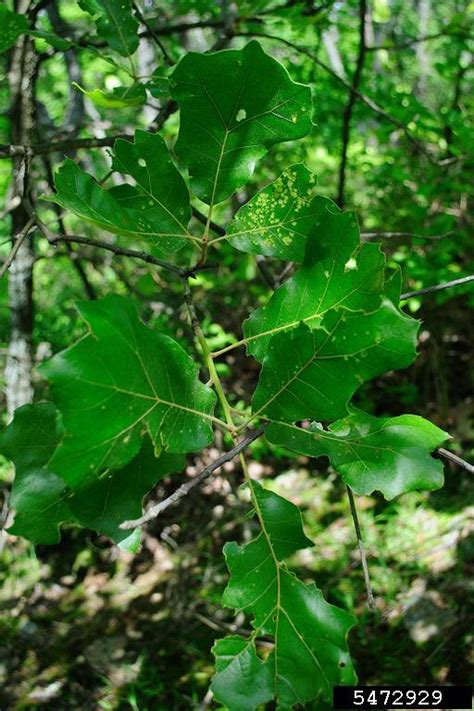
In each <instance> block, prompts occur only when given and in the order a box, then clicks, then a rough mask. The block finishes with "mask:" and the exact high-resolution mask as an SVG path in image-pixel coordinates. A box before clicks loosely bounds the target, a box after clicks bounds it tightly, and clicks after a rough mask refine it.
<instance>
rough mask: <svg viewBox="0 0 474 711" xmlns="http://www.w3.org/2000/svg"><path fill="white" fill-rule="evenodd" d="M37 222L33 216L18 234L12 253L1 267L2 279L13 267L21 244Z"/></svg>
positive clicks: (0, 275) (0, 277)
mask: <svg viewBox="0 0 474 711" xmlns="http://www.w3.org/2000/svg"><path fill="white" fill-rule="evenodd" d="M34 224H35V220H34V219H33V218H30V219H29V220H28V222H27V223H26V225H25V226H24V228H23V229H22V231H21V232H20V233H19V234H18V235H17V236H16V239H15V243H14V245H13V247H12V249H11V251H10V254H9V255H8V256H7V258H6V259H5V261H4V262H3V264H2V267H1V269H0V279H2V278H3V277H4V276H5V274H6V273H7V271H8V269H9V268H10V267H11V265H12V263H13V260H14V259H15V257H16V255H17V253H18V251H19V249H20V247H21V245H22V244H23V242H24V241H25V239H26V238H27V237H28V235H29V233H30V232H31V228H32V227H33V225H34Z"/></svg>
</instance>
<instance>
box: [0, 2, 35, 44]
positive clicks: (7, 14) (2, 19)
mask: <svg viewBox="0 0 474 711" xmlns="http://www.w3.org/2000/svg"><path fill="white" fill-rule="evenodd" d="M0 27H1V28H2V32H1V34H0V53H2V52H6V51H7V49H10V47H13V45H14V44H15V42H16V41H17V39H18V37H19V36H20V35H22V34H24V33H25V32H27V31H28V22H27V19H26V17H25V16H24V15H19V14H18V13H17V12H12V11H11V10H9V9H8V8H7V7H6V6H5V5H0Z"/></svg>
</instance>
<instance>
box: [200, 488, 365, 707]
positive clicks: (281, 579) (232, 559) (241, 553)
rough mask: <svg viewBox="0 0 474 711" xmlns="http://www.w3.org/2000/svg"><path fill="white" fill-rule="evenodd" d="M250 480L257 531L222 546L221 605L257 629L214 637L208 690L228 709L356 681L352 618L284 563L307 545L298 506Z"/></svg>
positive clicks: (293, 698)
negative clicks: (224, 583) (225, 569)
mask: <svg viewBox="0 0 474 711" xmlns="http://www.w3.org/2000/svg"><path fill="white" fill-rule="evenodd" d="M251 486H252V499H253V504H254V507H255V513H256V514H257V516H258V519H259V522H260V526H261V529H262V530H261V533H260V534H259V535H258V536H257V538H254V539H253V540H251V541H250V542H249V543H246V544H245V545H244V546H238V545H237V543H228V544H227V545H226V546H225V548H224V555H225V557H226V561H227V565H228V566H229V569H230V573H231V578H230V582H229V585H228V587H227V589H226V591H225V592H224V596H223V603H224V605H227V606H229V607H233V608H235V609H236V610H242V611H244V612H247V613H249V614H251V615H252V616H253V621H252V625H253V627H254V631H253V632H252V635H251V636H250V637H249V639H242V638H239V637H226V638H225V639H224V640H220V641H219V642H217V644H216V645H215V647H214V654H215V656H216V666H217V673H216V675H215V677H214V680H213V683H212V689H213V691H214V694H215V695H216V698H217V699H218V700H219V701H222V702H223V703H224V704H225V705H226V706H227V707H228V708H230V709H232V710H233V711H234V710H235V711H253V709H256V708H257V707H258V705H259V704H262V703H264V702H267V701H271V700H272V699H275V700H276V701H277V704H278V708H288V709H290V708H293V706H294V705H295V704H304V703H305V702H307V701H311V700H312V699H314V698H319V697H320V696H322V697H323V698H324V699H325V700H326V701H329V700H330V698H331V695H332V686H333V685H334V684H344V683H345V684H354V683H355V682H356V676H355V674H354V671H353V668H352V663H351V660H350V657H349V654H348V651H347V644H346V636H347V633H348V631H349V629H350V627H352V626H353V624H354V623H355V619H354V618H353V617H352V616H351V615H349V614H348V613H347V612H344V611H343V610H339V609H338V608H337V607H334V606H333V605H329V604H328V603H327V602H325V600H324V599H323V596H322V594H321V592H320V591H319V590H318V589H317V588H316V586H315V585H314V584H313V583H311V584H309V585H306V584H304V583H303V582H301V581H300V580H298V578H296V576H295V575H293V574H292V573H291V572H290V571H289V570H288V569H287V567H286V565H285V563H284V562H283V561H284V559H285V558H287V557H288V556H289V555H291V554H292V553H294V552H295V551H297V550H299V549H301V548H306V547H307V546H308V545H312V543H311V541H309V540H308V538H306V536H305V535H304V533H303V529H302V523H301V515H300V513H299V511H298V509H297V508H296V506H294V505H293V504H290V503H289V502H288V501H285V499H282V498H281V497H280V496H277V495H276V494H274V493H272V492H270V491H266V490H265V489H263V488H262V487H261V486H260V485H259V484H256V483H255V482H254V483H252V485H251ZM268 635H269V636H270V637H271V638H272V639H273V640H274V644H273V645H271V651H269V652H268V650H267V651H264V652H263V653H262V651H261V652H260V655H259V651H258V647H259V639H261V638H265V637H266V636H268ZM262 657H263V658H262Z"/></svg>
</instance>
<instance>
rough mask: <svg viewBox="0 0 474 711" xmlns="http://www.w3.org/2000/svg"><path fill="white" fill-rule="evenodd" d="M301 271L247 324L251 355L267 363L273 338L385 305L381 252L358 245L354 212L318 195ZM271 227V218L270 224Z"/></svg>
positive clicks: (245, 327) (246, 339)
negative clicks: (342, 209)
mask: <svg viewBox="0 0 474 711" xmlns="http://www.w3.org/2000/svg"><path fill="white" fill-rule="evenodd" d="M313 204H315V205H317V210H318V219H317V220H316V222H315V223H313V225H312V228H311V231H310V233H309V236H308V242H307V245H306V255H305V260H304V263H303V265H302V267H301V268H300V269H299V270H298V271H297V273H296V274H295V276H294V277H292V278H291V279H288V281H287V282H285V283H284V284H283V285H282V286H281V287H280V288H279V289H277V290H276V291H275V292H274V293H273V294H272V296H271V298H270V301H269V302H268V304H266V305H265V306H263V307H261V308H259V309H256V310H255V311H254V312H253V313H252V314H251V315H250V317H249V318H248V319H247V320H246V321H245V322H244V334H245V342H246V344H247V352H248V353H249V354H250V355H253V356H254V358H256V359H257V360H258V361H262V360H263V359H264V357H265V355H266V353H267V352H268V348H269V345H270V341H271V339H272V337H274V336H275V335H276V334H278V333H281V332H286V331H290V330H291V329H295V328H297V327H299V326H300V324H301V323H304V324H306V325H307V326H308V327H309V328H311V329H314V328H320V327H321V322H322V319H323V318H324V317H325V316H326V317H327V319H328V320H329V319H330V318H331V316H330V314H331V313H333V314H334V313H340V314H341V315H344V317H346V316H349V315H350V312H352V311H354V312H357V311H362V312H372V311H374V310H375V309H376V308H377V306H378V305H379V304H380V299H381V292H382V290H383V283H384V267H385V258H384V255H383V254H382V253H381V252H380V247H379V246H378V245H374V244H364V245H360V243H359V230H358V227H357V223H356V221H355V217H354V214H353V213H352V212H342V213H341V212H340V211H339V210H338V208H337V207H336V205H334V203H332V202H331V201H330V200H326V199H325V198H321V197H320V196H317V197H315V198H314V199H313ZM269 223H271V218H270V219H269Z"/></svg>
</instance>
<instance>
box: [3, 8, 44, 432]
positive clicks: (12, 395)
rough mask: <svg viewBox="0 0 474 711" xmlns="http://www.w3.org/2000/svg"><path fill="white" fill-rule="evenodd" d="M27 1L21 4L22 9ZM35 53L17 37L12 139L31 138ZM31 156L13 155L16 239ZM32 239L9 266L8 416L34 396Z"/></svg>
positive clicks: (19, 141) (21, 223)
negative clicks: (16, 202)
mask: <svg viewBox="0 0 474 711" xmlns="http://www.w3.org/2000/svg"><path fill="white" fill-rule="evenodd" d="M25 5H26V4H24V5H23V7H22V8H18V9H19V11H20V12H21V11H22V10H23V12H24V11H25V10H26V7H25ZM35 72H36V67H35V55H34V50H33V46H32V40H31V39H30V38H29V37H27V36H22V37H20V38H19V40H18V42H17V44H16V45H15V47H14V48H13V51H12V55H11V64H10V72H9V87H10V95H11V106H12V110H11V116H10V126H11V142H12V143H14V144H30V143H31V141H32V135H33V130H34V89H33V82H34V77H35ZM28 172H29V158H28V156H15V157H14V158H13V173H12V191H11V197H12V200H16V201H18V199H19V204H18V205H17V206H16V207H15V208H14V209H13V210H12V213H11V216H12V220H11V227H12V241H13V242H14V241H15V239H16V237H17V235H19V234H20V233H21V232H22V230H23V229H24V228H25V225H26V224H27V222H28V220H29V217H30V216H29V214H28V211H27V208H26V201H27V200H28V199H29V198H28ZM33 263H34V253H33V244H32V241H31V238H30V237H27V238H26V239H25V240H24V241H23V244H22V246H21V247H20V249H19V250H18V253H17V255H16V257H15V259H14V261H13V263H12V265H11V267H10V270H9V278H8V305H9V310H10V340H9V345H8V357H7V365H6V369H5V381H6V399H7V412H8V417H9V419H10V418H11V417H12V416H13V412H14V410H15V409H16V408H17V407H20V406H21V405H24V404H25V403H28V402H31V401H32V399H33V383H32V365H33V352H32V331H33Z"/></svg>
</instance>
